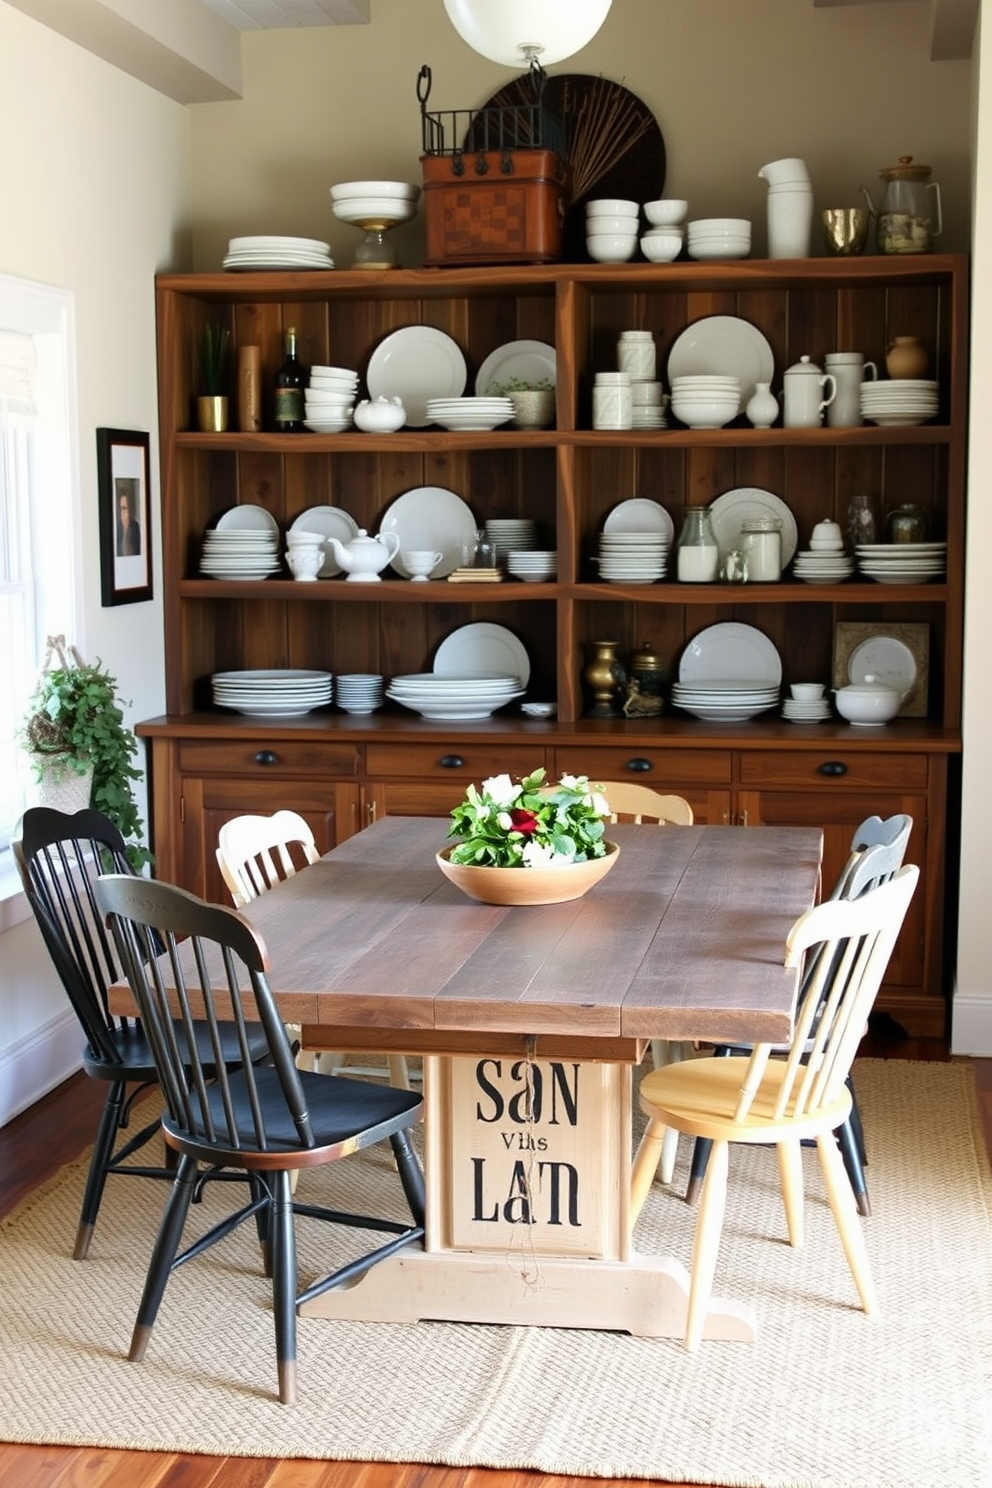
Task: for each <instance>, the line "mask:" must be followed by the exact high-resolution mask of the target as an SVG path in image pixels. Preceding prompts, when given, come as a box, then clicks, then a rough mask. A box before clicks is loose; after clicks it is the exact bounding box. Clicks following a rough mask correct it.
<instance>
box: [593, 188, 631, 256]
mask: <svg viewBox="0 0 992 1488" xmlns="http://www.w3.org/2000/svg"><path fill="white" fill-rule="evenodd" d="M639 220H640V217H639V208H638V204H637V202H633V201H624V200H622V199H620V198H618V197H602V198H600V199H598V200H596V201H590V202H586V248H587V250H588V253H589V257H590V258H594V259H595V260H596V262H597V263H626V262H627V260H628V259H630V258H633V256H634V253H635V252H636V250H637V227H638V222H639Z"/></svg>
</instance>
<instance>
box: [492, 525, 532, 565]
mask: <svg viewBox="0 0 992 1488" xmlns="http://www.w3.org/2000/svg"><path fill="white" fill-rule="evenodd" d="M486 537H487V538H488V540H489V541H490V542H491V543H492V544H493V546H494V547H495V549H496V562H497V563H504V564H505V563H506V561H507V559H508V558H509V555H510V554H511V553H527V552H530V551H532V550H533V549H535V548H536V547H537V523H536V522H535V521H534V520H533V518H532V517H490V519H489V521H488V522H487V523H486Z"/></svg>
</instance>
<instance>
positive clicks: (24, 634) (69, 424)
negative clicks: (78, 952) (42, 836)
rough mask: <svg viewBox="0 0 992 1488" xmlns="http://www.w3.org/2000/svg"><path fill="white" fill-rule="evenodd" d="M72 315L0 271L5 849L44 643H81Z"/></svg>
mask: <svg viewBox="0 0 992 1488" xmlns="http://www.w3.org/2000/svg"><path fill="white" fill-rule="evenodd" d="M72 311H73V301H72V296H71V295H70V294H68V293H67V292H65V291H63V290H56V289H51V288H49V287H48V286H47V285H43V284H33V283H31V282H30V281H28V280H24V279H14V278H11V277H10V276H8V275H3V274H0V853H3V852H4V851H5V850H6V849H7V848H9V845H10V839H11V836H12V834H13V831H14V828H15V827H16V825H17V821H18V819H19V817H20V815H21V812H22V811H23V810H24V807H25V805H26V804H27V802H28V799H29V797H28V791H29V788H30V785H31V770H30V766H29V764H28V762H27V759H26V757H25V755H24V753H23V751H22V750H21V749H20V748H19V746H18V743H17V737H16V736H17V731H18V729H19V727H20V724H21V720H22V718H23V715H24V710H25V707H26V704H27V700H28V698H29V697H30V695H31V692H32V689H33V687H34V684H35V679H36V677H37V673H38V668H39V666H40V664H41V659H42V656H43V654H44V646H45V637H46V636H47V635H48V634H50V633H53V632H54V633H59V632H61V633H64V634H66V635H67V636H68V637H69V638H70V639H73V640H75V639H76V623H75V622H76V609H75V583H74V562H73V552H74V542H73V538H74V532H75V518H76V511H77V502H76V501H75V487H76V477H75V460H74V456H73V450H74V438H73V431H74V417H73V411H74V400H73V397H72V392H73V385H74V380H73V368H74V361H75V357H74V343H73V320H72Z"/></svg>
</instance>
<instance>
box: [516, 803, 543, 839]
mask: <svg viewBox="0 0 992 1488" xmlns="http://www.w3.org/2000/svg"><path fill="white" fill-rule="evenodd" d="M510 820H511V822H512V823H513V830H514V831H515V832H521V833H523V835H524V836H525V837H531V836H533V834H534V833H535V832H536V831H537V829H538V827H539V826H540V823H539V821H538V819H537V817H536V816H535V815H534V813H533V811H519V810H517V811H511V812H510Z"/></svg>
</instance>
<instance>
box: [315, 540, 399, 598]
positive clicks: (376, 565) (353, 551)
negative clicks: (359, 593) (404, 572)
mask: <svg viewBox="0 0 992 1488" xmlns="http://www.w3.org/2000/svg"><path fill="white" fill-rule="evenodd" d="M327 545H328V547H329V548H332V549H333V551H334V559H335V562H336V563H338V564H339V566H340V567H341V568H343V569H344V571H345V572H346V574H347V575H348V580H349V582H353V583H359V584H378V583H379V582H380V579H379V573H380V571H381V570H382V569H384V568H385V566H386V564H387V563H391V562H392V561H393V559H394V558H395V557H396V554H397V553H398V552H399V550H400V539H399V537H398V535H397V534H396V533H395V532H384V533H382V535H381V536H380V537H369V535H368V533H367V532H366V531H365V528H364V527H359V529H358V536H357V537H353V538H352V539H351V542H350V543H343V542H342V541H341V540H340V538H337V537H329V538H328V539H327Z"/></svg>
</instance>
